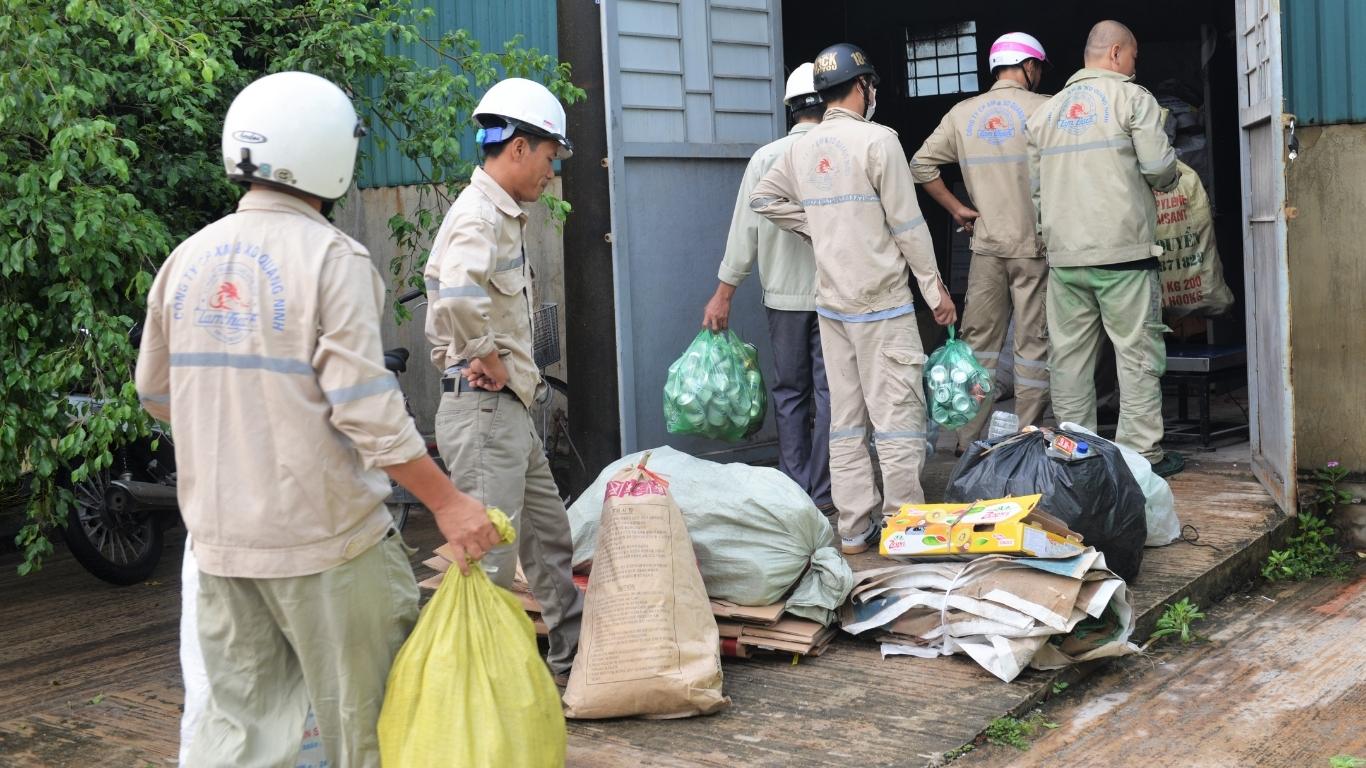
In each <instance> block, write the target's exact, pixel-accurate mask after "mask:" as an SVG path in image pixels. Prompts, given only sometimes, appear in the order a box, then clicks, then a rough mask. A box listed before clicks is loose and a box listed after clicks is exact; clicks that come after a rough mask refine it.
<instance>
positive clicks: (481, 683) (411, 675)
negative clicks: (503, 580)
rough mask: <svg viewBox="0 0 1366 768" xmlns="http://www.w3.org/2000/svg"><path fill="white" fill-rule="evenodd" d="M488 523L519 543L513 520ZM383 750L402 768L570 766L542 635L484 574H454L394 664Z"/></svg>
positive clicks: (496, 518)
mask: <svg viewBox="0 0 1366 768" xmlns="http://www.w3.org/2000/svg"><path fill="white" fill-rule="evenodd" d="M489 517H490V519H492V520H493V523H494V526H495V527H497V528H498V532H499V533H500V534H501V535H502V537H503V541H504V542H505V543H511V542H512V540H513V539H514V538H515V534H514V533H513V529H512V525H511V524H510V523H508V519H507V517H506V516H505V515H503V513H502V512H499V511H498V510H489ZM379 746H380V758H381V760H382V762H383V764H384V765H385V766H395V768H399V767H401V768H427V767H428V766H431V767H432V768H436V767H437V766H441V768H445V767H446V766H470V768H474V767H475V766H495V765H496V766H499V768H504V767H507V768H545V767H548V766H562V765H564V761H565V727H564V714H563V712H562V710H561V708H560V696H559V692H558V691H557V690H556V688H555V682H554V680H552V679H551V677H550V671H549V669H547V668H546V665H545V662H544V661H542V660H541V656H540V653H539V652H538V651H537V648H536V631H535V629H534V628H533V627H532V625H531V620H530V619H528V618H527V615H526V612H525V611H524V610H523V609H522V605H521V603H519V602H518V601H517V598H515V597H513V596H512V594H511V593H509V592H507V591H505V590H502V589H499V588H498V587H497V586H496V585H494V584H493V582H491V581H489V578H488V576H486V575H485V574H484V572H483V570H481V569H480V568H479V566H478V565H477V564H476V565H474V566H472V567H471V568H470V573H469V575H468V576H465V575H463V574H461V573H460V571H459V570H458V569H457V568H455V567H452V568H451V569H450V571H448V572H447V574H446V577H445V579H444V580H443V581H442V582H441V586H440V588H438V589H437V591H436V596H435V597H433V598H432V600H431V602H430V603H428V604H427V606H426V607H425V608H424V609H423V611H422V615H421V616H420V617H419V618H418V620H417V626H416V627H415V628H414V629H413V633H412V635H410V636H409V637H408V641H407V642H406V643H404V644H403V648H402V649H400V650H399V652H398V656H397V657H396V658H395V659H394V666H393V668H392V669H391V670H390V672H389V685H388V688H387V689H386V690H385V694H384V708H383V710H381V712H380V717H379Z"/></svg>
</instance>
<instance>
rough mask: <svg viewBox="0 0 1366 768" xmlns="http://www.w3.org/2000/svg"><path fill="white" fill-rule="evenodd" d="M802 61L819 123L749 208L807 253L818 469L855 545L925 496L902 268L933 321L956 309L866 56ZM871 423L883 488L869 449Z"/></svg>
mask: <svg viewBox="0 0 1366 768" xmlns="http://www.w3.org/2000/svg"><path fill="white" fill-rule="evenodd" d="M813 64H814V72H815V74H814V81H815V86H816V89H817V90H818V91H819V93H820V96H821V99H823V100H824V101H825V104H826V113H825V119H824V120H823V121H822V122H821V124H820V125H818V126H816V127H815V128H813V129H811V130H810V131H809V132H808V133H807V134H806V136H804V137H802V138H801V139H800V140H798V141H797V142H796V143H794V144H793V145H792V146H791V147H789V148H788V150H787V152H786V153H784V155H783V156H782V157H781V158H780V159H779V160H778V161H777V162H776V163H775V164H774V165H773V168H772V169H771V170H770V171H769V172H768V174H767V175H765V176H764V178H763V179H762V180H760V182H759V184H758V185H757V186H756V187H755V188H754V193H753V194H752V195H751V196H750V205H751V206H752V207H753V208H754V210H756V211H758V212H759V213H760V214H761V215H763V216H765V217H767V218H768V219H769V220H771V221H773V222H774V223H776V224H777V225H778V226H780V227H782V228H784V229H788V230H791V231H794V232H797V233H799V234H801V235H803V236H805V237H807V238H808V239H810V240H811V244H812V247H813V249H814V250H815V254H816V313H817V315H819V317H820V334H821V350H822V352H823V354H824V357H825V366H826V377H827V379H828V381H829V385H830V479H831V486H832V491H833V493H834V500H835V506H836V507H837V508H838V510H839V531H840V538H841V540H842V541H841V547H842V549H843V551H844V552H845V553H846V554H857V553H859V552H862V551H864V550H866V549H867V548H868V547H869V546H870V545H871V544H872V543H873V542H874V541H876V539H877V535H878V532H879V530H880V528H881V522H882V517H883V516H890V515H892V514H895V512H896V510H897V509H898V508H899V507H900V505H902V504H906V503H909V502H922V501H924V500H925V493H924V491H923V490H922V489H921V486H920V470H921V467H922V465H923V464H924V459H925V400H924V395H923V389H922V384H921V370H922V368H923V367H924V363H925V353H924V349H923V347H922V345H921V342H920V333H919V330H918V328H917V327H916V322H915V315H914V312H915V306H914V304H913V301H912V294H911V287H910V280H911V277H912V276H914V278H915V280H916V282H917V283H918V284H919V286H920V291H921V294H922V295H923V296H924V297H925V301H926V302H928V303H929V305H930V306H931V307H932V308H933V311H934V319H935V322H937V323H939V324H940V325H950V324H952V323H953V322H954V320H956V319H957V311H956V310H955V309H954V306H953V300H952V299H950V298H949V292H948V290H947V289H945V288H944V284H943V281H942V280H940V278H939V270H938V267H937V266H936V264H935V259H934V245H933V243H932V242H931V240H930V233H929V230H928V229H927V228H926V226H925V219H924V217H923V216H921V214H920V206H919V204H918V203H917V202H916V196H915V180H914V179H913V178H912V177H911V169H910V166H909V165H908V164H907V162H906V154H905V152H904V151H903V150H902V148H901V142H900V140H898V139H897V135H896V131H893V130H892V129H890V128H887V127H885V126H882V125H878V124H877V123H873V122H871V121H870V120H871V118H872V116H873V110H874V108H875V107H876V105H877V82H878V78H877V73H876V72H875V71H874V70H873V65H872V63H871V62H870V61H869V60H868V58H867V55H866V54H864V52H863V51H862V50H860V49H859V48H858V47H857V46H854V45H849V44H847V43H840V44H837V45H832V46H830V47H829V48H826V49H825V50H824V51H822V52H821V54H820V55H819V56H817V57H816V60H815V61H814V62H813ZM869 421H871V422H872V426H873V441H874V443H875V444H876V446H877V453H878V461H879V464H880V467H881V471H882V494H881V496H879V494H878V489H877V485H876V483H875V482H874V479H873V466H872V459H871V457H870V456H869V453H868V445H867V437H868V435H867V424H868V422H869ZM879 513H880V514H879Z"/></svg>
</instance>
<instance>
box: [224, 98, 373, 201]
mask: <svg viewBox="0 0 1366 768" xmlns="http://www.w3.org/2000/svg"><path fill="white" fill-rule="evenodd" d="M364 135H365V128H364V127H363V126H362V125H361V123H360V119H359V118H357V117H356V108H355V107H353V106H352V105H351V99H349V98H348V97H347V96H346V94H345V93H344V92H343V91H342V89H340V88H338V87H337V86H336V85H334V84H333V83H332V82H331V81H328V80H324V79H323V78H321V77H318V76H317V75H310V74H308V73H307V72H277V73H275V74H273V75H266V76H265V77H263V78H261V79H259V80H256V81H255V82H253V83H252V84H251V85H248V86H247V87H246V88H243V89H242V92H241V93H239V94H237V98H235V99H233V100H232V106H230V107H228V116H227V117H226V118H224V120H223V165H224V168H225V169H226V170H227V172H228V178H230V179H232V180H233V181H242V182H251V183H258V184H272V185H275V186H279V187H285V188H288V189H297V190H299V191H300V192H307V193H308V194H310V195H313V196H315V197H320V198H322V199H324V200H335V199H337V198H339V197H341V196H342V195H344V194H346V189H347V187H350V186H351V175H352V173H354V171H355V169H356V151H357V149H358V148H359V146H360V137H361V136H364Z"/></svg>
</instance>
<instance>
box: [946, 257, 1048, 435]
mask: <svg viewBox="0 0 1366 768" xmlns="http://www.w3.org/2000/svg"><path fill="white" fill-rule="evenodd" d="M1047 286H1048V262H1047V261H1046V260H1045V259H1002V258H999V257H996V256H982V255H980V254H974V255H973V257H972V266H971V267H970V268H969V270H968V295H967V306H966V307H965V308H964V310H963V334H962V338H963V341H964V342H966V343H967V345H968V346H969V347H972V352H973V355H974V356H975V357H976V358H977V362H978V363H980V364H981V366H982V367H983V368H986V369H987V370H988V371H991V374H992V380H993V381H995V376H996V364H997V362H998V361H999V359H1000V357H1001V349H1002V347H1004V346H1005V340H1006V331H1007V330H1009V327H1010V319H1011V317H1012V315H1013V316H1014V318H1015V349H1014V352H1015V371H1014V373H1015V415H1016V416H1017V417H1019V419H1020V426H1022V427H1023V426H1025V425H1028V424H1034V425H1036V426H1037V425H1038V424H1039V422H1040V421H1041V420H1042V419H1043V414H1044V411H1045V410H1046V409H1047V408H1048V320H1047V310H1046V308H1045V299H1044V294H1045V293H1046V288H1047ZM991 411H992V409H991V407H990V403H983V407H982V409H981V410H980V411H978V413H977V417H976V418H974V419H973V420H972V421H971V422H970V423H969V424H968V425H967V426H965V427H963V428H962V429H960V430H958V447H959V448H961V449H966V448H967V446H968V445H970V444H971V443H972V441H974V440H976V439H977V438H978V437H980V436H981V434H982V426H983V425H985V424H986V422H987V419H989V418H991Z"/></svg>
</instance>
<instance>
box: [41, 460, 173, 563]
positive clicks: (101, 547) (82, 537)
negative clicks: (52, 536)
mask: <svg viewBox="0 0 1366 768" xmlns="http://www.w3.org/2000/svg"><path fill="white" fill-rule="evenodd" d="M70 489H71V492H72V494H73V495H74V496H75V497H76V503H75V504H74V505H72V507H71V508H70V509H68V510H67V514H66V527H65V528H64V529H62V538H64V539H66V544H67V546H68V547H69V548H70V549H71V554H72V556H74V557H75V558H76V561H77V562H79V563H80V564H81V565H83V566H85V569H86V570H88V571H90V572H91V573H93V574H95V576H97V577H99V578H100V579H103V580H104V581H107V582H109V583H110V584H117V585H119V586H128V585H129V584H137V583H139V582H142V581H144V580H146V579H147V577H148V576H151V575H152V571H154V570H156V567H157V563H158V562H159V561H160V560H161V548H162V543H163V534H162V529H161V525H160V521H158V520H157V518H156V516H155V515H148V516H147V517H146V518H144V519H142V520H137V519H136V518H134V517H132V516H131V515H129V514H127V513H126V512H124V511H119V510H111V509H108V508H107V505H106V503H105V491H107V490H108V489H109V470H107V469H106V470H101V471H100V472H97V473H94V474H92V475H90V476H88V477H87V478H86V479H85V480H83V481H81V482H79V483H73V484H71V486H70Z"/></svg>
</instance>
